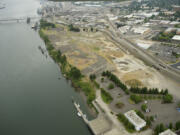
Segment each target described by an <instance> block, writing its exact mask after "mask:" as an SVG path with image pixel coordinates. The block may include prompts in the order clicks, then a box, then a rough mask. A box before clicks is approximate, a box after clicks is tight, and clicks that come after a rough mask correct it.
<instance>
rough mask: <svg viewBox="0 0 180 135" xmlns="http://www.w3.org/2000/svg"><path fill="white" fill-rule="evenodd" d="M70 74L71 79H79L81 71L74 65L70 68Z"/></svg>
mask: <svg viewBox="0 0 180 135" xmlns="http://www.w3.org/2000/svg"><path fill="white" fill-rule="evenodd" d="M70 76H71V77H72V78H73V79H76V80H78V79H80V78H81V76H82V75H81V72H80V70H79V69H77V68H76V67H72V68H71V70H70Z"/></svg>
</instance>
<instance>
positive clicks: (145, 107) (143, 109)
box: [141, 104, 147, 112]
mask: <svg viewBox="0 0 180 135" xmlns="http://www.w3.org/2000/svg"><path fill="white" fill-rule="evenodd" d="M141 110H142V111H144V112H146V110H147V105H146V104H142V105H141Z"/></svg>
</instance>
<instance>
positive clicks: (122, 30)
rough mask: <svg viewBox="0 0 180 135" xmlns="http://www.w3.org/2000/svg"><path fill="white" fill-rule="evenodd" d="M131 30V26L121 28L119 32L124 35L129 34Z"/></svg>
mask: <svg viewBox="0 0 180 135" xmlns="http://www.w3.org/2000/svg"><path fill="white" fill-rule="evenodd" d="M129 29H130V26H123V27H120V28H119V31H120V32H121V33H123V34H124V33H127V31H128V30H129Z"/></svg>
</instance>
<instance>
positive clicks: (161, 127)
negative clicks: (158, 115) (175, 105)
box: [154, 121, 180, 135]
mask: <svg viewBox="0 0 180 135" xmlns="http://www.w3.org/2000/svg"><path fill="white" fill-rule="evenodd" d="M168 128H169V129H171V130H175V131H178V130H180V121H177V122H176V123H175V125H173V123H169V126H168ZM165 130H166V128H165V126H164V125H163V124H162V123H161V124H159V125H157V126H156V127H155V128H154V135H159V133H161V132H163V131H165Z"/></svg>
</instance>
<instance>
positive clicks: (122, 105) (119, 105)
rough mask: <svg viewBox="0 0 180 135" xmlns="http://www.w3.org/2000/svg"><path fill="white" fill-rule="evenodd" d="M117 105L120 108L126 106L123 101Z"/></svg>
mask: <svg viewBox="0 0 180 135" xmlns="http://www.w3.org/2000/svg"><path fill="white" fill-rule="evenodd" d="M115 106H116V107H117V108H119V109H120V108H123V107H124V104H123V103H122V102H118V103H116V105H115Z"/></svg>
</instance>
